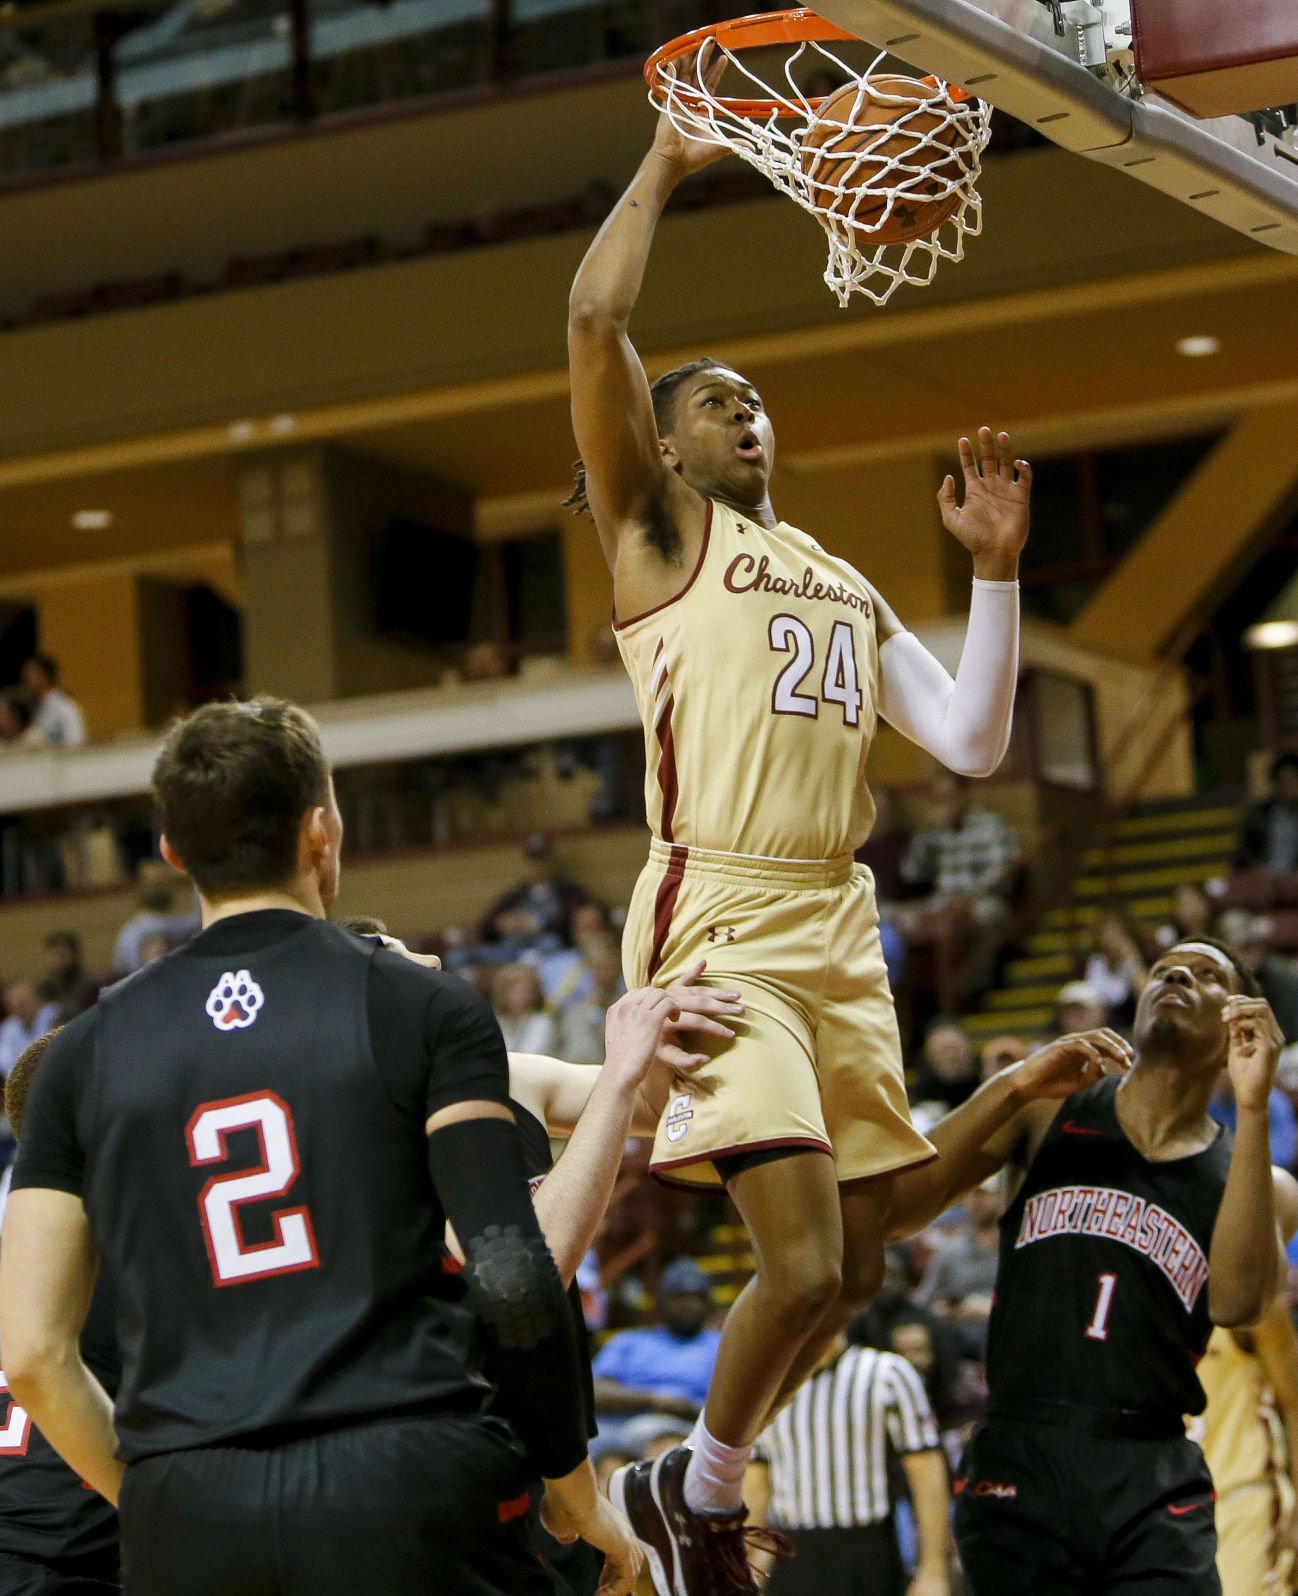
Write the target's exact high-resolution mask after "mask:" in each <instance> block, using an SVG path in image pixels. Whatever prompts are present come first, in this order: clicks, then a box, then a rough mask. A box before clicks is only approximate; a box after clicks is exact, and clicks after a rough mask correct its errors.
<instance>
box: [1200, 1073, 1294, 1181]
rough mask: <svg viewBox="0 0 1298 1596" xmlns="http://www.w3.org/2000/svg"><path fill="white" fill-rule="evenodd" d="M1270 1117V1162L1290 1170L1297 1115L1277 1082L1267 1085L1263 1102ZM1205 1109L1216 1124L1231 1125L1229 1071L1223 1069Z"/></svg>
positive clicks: (1232, 1101) (1232, 1108)
mask: <svg viewBox="0 0 1298 1596" xmlns="http://www.w3.org/2000/svg"><path fill="white" fill-rule="evenodd" d="M1267 1111H1268V1116H1269V1118H1270V1121H1271V1162H1272V1163H1273V1164H1277V1165H1279V1167H1280V1168H1281V1169H1288V1170H1293V1169H1294V1167H1295V1164H1298V1115H1295V1113H1294V1107H1293V1104H1292V1103H1291V1102H1290V1101H1289V1098H1288V1096H1287V1094H1286V1093H1285V1092H1284V1091H1283V1090H1282V1088H1281V1087H1280V1086H1278V1085H1277V1086H1273V1087H1272V1088H1271V1096H1270V1098H1269V1100H1268V1103H1267ZM1208 1112H1209V1114H1211V1115H1212V1117H1213V1119H1215V1120H1216V1121H1217V1123H1218V1124H1219V1125H1225V1126H1226V1127H1227V1129H1228V1130H1234V1129H1235V1089H1234V1087H1233V1086H1232V1085H1231V1080H1230V1076H1229V1074H1228V1073H1227V1072H1226V1071H1225V1070H1223V1071H1222V1072H1221V1077H1220V1079H1219V1080H1218V1082H1217V1090H1216V1093H1215V1094H1214V1096H1213V1099H1212V1101H1211V1102H1210V1103H1209V1104H1208Z"/></svg>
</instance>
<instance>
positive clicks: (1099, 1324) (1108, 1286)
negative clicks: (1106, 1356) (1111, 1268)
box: [1086, 1275, 1118, 1341]
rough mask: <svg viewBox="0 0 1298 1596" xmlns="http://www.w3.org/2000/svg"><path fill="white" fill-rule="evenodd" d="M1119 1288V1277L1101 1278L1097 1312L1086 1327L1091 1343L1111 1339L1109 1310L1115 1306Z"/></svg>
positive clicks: (1096, 1304)
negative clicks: (1114, 1295)
mask: <svg viewBox="0 0 1298 1596" xmlns="http://www.w3.org/2000/svg"><path fill="white" fill-rule="evenodd" d="M1117 1286H1118V1277H1117V1275H1101V1276H1100V1294H1099V1296H1098V1297H1096V1299H1095V1312H1094V1313H1093V1314H1092V1315H1091V1322H1090V1324H1088V1325H1087V1327H1086V1334H1087V1337H1088V1339H1090V1340H1091V1341H1107V1340H1108V1339H1109V1309H1110V1308H1112V1306H1113V1293H1114V1292H1115V1291H1116V1290H1117Z"/></svg>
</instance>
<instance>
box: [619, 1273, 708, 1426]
mask: <svg viewBox="0 0 1298 1596" xmlns="http://www.w3.org/2000/svg"><path fill="white" fill-rule="evenodd" d="M711 1311H712V1288H711V1285H710V1284H709V1282H708V1277H707V1276H706V1275H705V1274H704V1273H703V1271H702V1270H701V1269H700V1268H699V1266H698V1264H696V1263H695V1262H694V1260H693V1259H692V1258H675V1259H673V1260H672V1262H671V1263H669V1264H668V1265H667V1267H666V1269H664V1270H663V1276H662V1279H661V1280H660V1281H659V1283H658V1315H659V1318H660V1319H661V1321H662V1323H661V1324H657V1325H654V1326H652V1327H650V1328H648V1329H644V1330H623V1331H622V1332H621V1333H620V1334H618V1335H615V1336H614V1337H613V1338H612V1339H611V1340H610V1341H608V1342H606V1343H605V1345H604V1346H603V1347H602V1348H601V1349H600V1351H599V1353H598V1354H597V1356H596V1358H595V1407H596V1409H597V1411H598V1412H600V1413H601V1414H607V1415H610V1416H612V1415H628V1414H633V1413H668V1414H671V1415H673V1416H674V1417H676V1418H684V1419H691V1420H692V1419H695V1418H697V1416H698V1414H699V1413H700V1412H701V1410H702V1408H703V1403H704V1400H705V1399H706V1397H707V1394H708V1382H709V1381H710V1380H711V1378H712V1366H713V1364H714V1363H715V1362H716V1358H717V1347H718V1345H719V1344H720V1341H721V1332H720V1331H719V1330H709V1329H708V1328H707V1318H708V1315H709V1314H710V1313H711Z"/></svg>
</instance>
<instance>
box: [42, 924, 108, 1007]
mask: <svg viewBox="0 0 1298 1596" xmlns="http://www.w3.org/2000/svg"><path fill="white" fill-rule="evenodd" d="M37 990H38V991H39V993H40V995H41V1000H42V1001H43V1002H45V1003H53V1004H54V1006H55V1008H56V1009H57V1010H58V1019H57V1023H58V1024H59V1025H66V1024H67V1022H68V1021H69V1020H71V1019H75V1018H76V1016H77V1015H78V1014H81V1013H82V1012H83V1011H84V1010H86V1009H88V1008H89V1007H90V1005H91V1004H92V1003H93V1002H94V1001H95V999H96V998H97V997H98V996H99V982H98V981H96V980H95V978H94V977H93V976H92V975H89V974H88V973H87V971H86V967H85V965H84V964H83V963H82V960H81V938H80V937H79V936H78V935H77V934H76V932H75V931H51V932H50V933H49V935H48V936H47V937H46V938H45V979H44V980H43V981H42V982H41V983H40V986H39V987H38V988H37Z"/></svg>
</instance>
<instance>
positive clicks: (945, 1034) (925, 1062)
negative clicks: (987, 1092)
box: [910, 1016, 978, 1112]
mask: <svg viewBox="0 0 1298 1596" xmlns="http://www.w3.org/2000/svg"><path fill="white" fill-rule="evenodd" d="M977 1089H978V1063H977V1060H976V1059H975V1058H974V1053H973V1048H972V1047H970V1045H969V1038H968V1037H967V1036H966V1035H965V1031H964V1027H963V1026H962V1025H961V1024H960V1022H959V1020H953V1019H949V1018H945V1017H942V1016H939V1017H938V1018H937V1019H935V1020H932V1021H930V1023H929V1027H928V1030H927V1031H926V1032H925V1035H924V1048H923V1053H922V1055H921V1061H920V1067H919V1073H918V1074H917V1076H916V1077H915V1086H914V1090H913V1091H912V1092H911V1094H910V1096H911V1100H912V1102H914V1103H915V1104H917V1105H918V1104H937V1105H940V1106H941V1108H942V1110H943V1111H944V1112H946V1111H949V1110H951V1109H953V1108H959V1106H960V1104H961V1103H963V1102H964V1101H965V1099H966V1098H968V1097H972V1096H973V1094H974V1092H975V1091H977Z"/></svg>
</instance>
